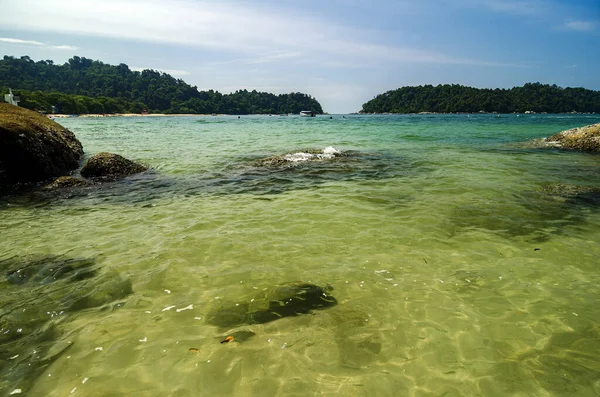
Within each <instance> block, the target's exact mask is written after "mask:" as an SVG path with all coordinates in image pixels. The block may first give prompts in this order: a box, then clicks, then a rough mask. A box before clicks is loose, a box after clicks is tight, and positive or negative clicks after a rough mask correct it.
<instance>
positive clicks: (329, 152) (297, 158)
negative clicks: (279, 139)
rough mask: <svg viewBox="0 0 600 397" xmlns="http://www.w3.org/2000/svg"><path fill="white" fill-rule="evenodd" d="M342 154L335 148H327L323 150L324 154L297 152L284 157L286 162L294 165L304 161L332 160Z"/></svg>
mask: <svg viewBox="0 0 600 397" xmlns="http://www.w3.org/2000/svg"><path fill="white" fill-rule="evenodd" d="M339 154H341V152H340V151H339V150H337V149H336V148H334V147H333V146H327V147H326V148H325V149H323V151H322V153H307V152H297V153H290V154H286V155H284V156H283V159H284V160H285V161H289V162H292V163H298V162H302V161H308V160H323V159H332V158H334V157H336V156H337V155H339Z"/></svg>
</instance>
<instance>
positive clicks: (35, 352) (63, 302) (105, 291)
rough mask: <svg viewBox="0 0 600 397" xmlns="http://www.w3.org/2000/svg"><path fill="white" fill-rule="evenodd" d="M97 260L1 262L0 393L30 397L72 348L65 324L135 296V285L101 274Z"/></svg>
mask: <svg viewBox="0 0 600 397" xmlns="http://www.w3.org/2000/svg"><path fill="white" fill-rule="evenodd" d="M98 270H99V268H98V266H97V265H96V262H95V260H94V259H90V258H68V257H63V256H29V257H20V258H19V257H17V258H11V259H7V260H2V261H0V272H1V273H0V274H2V275H4V277H2V276H0V289H1V290H2V305H1V306H0V390H4V391H6V390H14V389H16V388H17V387H18V388H19V389H22V390H23V393H25V394H27V392H28V389H29V388H30V387H31V385H32V384H33V383H34V382H35V379H36V377H37V376H39V375H40V374H41V373H42V372H43V371H44V369H45V368H46V367H47V366H49V365H50V364H52V362H53V361H54V360H56V359H57V358H58V357H60V355H61V354H63V353H64V352H65V351H66V350H67V349H68V348H69V346H70V345H71V342H70V340H71V338H72V335H70V334H65V333H64V330H63V324H65V323H67V322H68V321H70V319H71V318H73V317H72V316H73V314H74V313H75V312H77V311H80V310H84V309H89V308H94V307H101V306H105V305H107V304H110V303H112V302H115V301H117V300H120V299H123V298H125V297H127V296H128V295H129V294H131V293H132V286H131V281H130V280H129V279H128V278H126V277H123V276H122V275H120V274H118V273H117V272H115V271H112V270H111V271H108V272H99V271H98Z"/></svg>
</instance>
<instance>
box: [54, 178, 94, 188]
mask: <svg viewBox="0 0 600 397" xmlns="http://www.w3.org/2000/svg"><path fill="white" fill-rule="evenodd" d="M90 185H93V183H92V182H90V181H86V180H85V179H82V178H76V177H74V176H61V177H58V178H57V179H56V180H55V181H54V182H52V183H50V184H48V185H46V186H44V189H45V190H55V189H66V188H72V187H79V186H90Z"/></svg>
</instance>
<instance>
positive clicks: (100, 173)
mask: <svg viewBox="0 0 600 397" xmlns="http://www.w3.org/2000/svg"><path fill="white" fill-rule="evenodd" d="M147 169H148V168H147V167H145V166H143V165H141V164H138V163H135V162H133V161H131V160H128V159H126V158H125V157H123V156H119V155H118V154H113V153H107V152H102V153H98V154H96V155H94V156H92V157H90V158H89V159H88V161H87V163H86V164H85V165H84V166H83V168H82V169H81V175H82V176H83V177H85V178H99V179H108V180H112V179H118V178H123V177H126V176H128V175H133V174H137V173H140V172H144V171H146V170H147Z"/></svg>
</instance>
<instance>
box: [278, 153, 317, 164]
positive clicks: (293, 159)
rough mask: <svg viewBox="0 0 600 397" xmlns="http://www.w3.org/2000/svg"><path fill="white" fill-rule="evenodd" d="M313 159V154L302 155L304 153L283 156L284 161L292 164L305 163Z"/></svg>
mask: <svg viewBox="0 0 600 397" xmlns="http://www.w3.org/2000/svg"><path fill="white" fill-rule="evenodd" d="M313 157H315V156H314V155H313V154H310V153H304V152H298V153H292V154H286V155H285V156H283V158H284V159H285V161H289V162H292V163H298V162H300V161H307V160H310V159H311V158H313Z"/></svg>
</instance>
